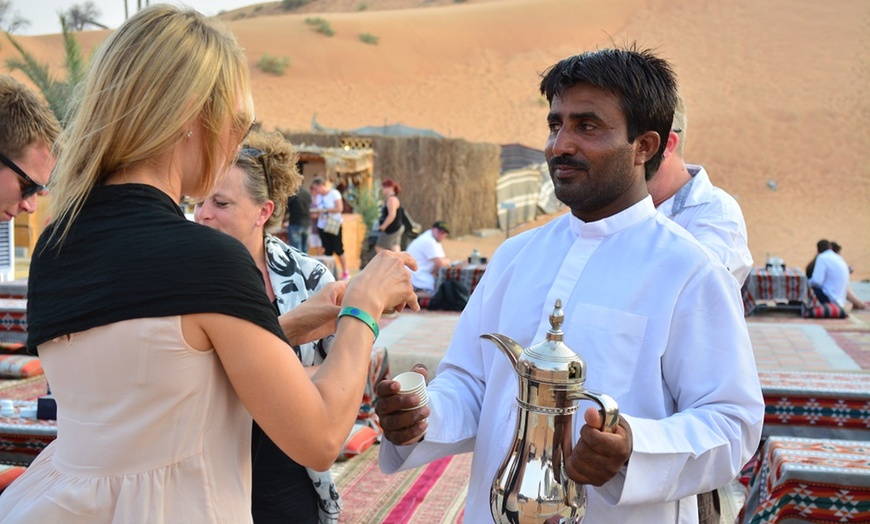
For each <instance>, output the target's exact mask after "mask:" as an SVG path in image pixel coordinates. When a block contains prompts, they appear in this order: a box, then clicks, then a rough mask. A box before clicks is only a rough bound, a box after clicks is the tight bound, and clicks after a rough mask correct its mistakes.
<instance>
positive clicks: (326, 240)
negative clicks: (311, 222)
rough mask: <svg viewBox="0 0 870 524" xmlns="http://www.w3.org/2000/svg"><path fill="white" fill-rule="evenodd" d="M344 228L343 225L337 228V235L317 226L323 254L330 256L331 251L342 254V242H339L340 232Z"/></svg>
mask: <svg viewBox="0 0 870 524" xmlns="http://www.w3.org/2000/svg"><path fill="white" fill-rule="evenodd" d="M343 229H344V226H342V227H340V228H339V229H338V234H337V235H330V234H329V233H327V232H326V231H324V230H322V229H320V228H318V232H319V233H320V243H321V244H323V254H324V255H326V256H332V254H333V253H335V254H336V255H339V256H341V255H343V254H344V244H342V243H341V232H342V230H343Z"/></svg>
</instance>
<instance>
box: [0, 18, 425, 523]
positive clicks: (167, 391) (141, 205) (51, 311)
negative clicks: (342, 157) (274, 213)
mask: <svg viewBox="0 0 870 524" xmlns="http://www.w3.org/2000/svg"><path fill="white" fill-rule="evenodd" d="M77 100H78V101H77V103H76V105H75V106H74V107H73V108H72V110H71V113H72V117H71V120H70V123H69V124H68V126H67V128H66V130H65V131H64V133H63V134H62V135H61V139H60V148H59V150H60V155H59V157H58V162H57V167H56V169H55V172H54V173H53V175H52V183H53V186H52V198H51V209H50V211H51V213H50V215H51V217H52V222H51V223H50V224H49V225H48V227H47V228H46V230H45V231H44V233H43V234H42V235H41V236H40V237H39V240H38V242H37V244H36V247H35V249H34V250H33V257H32V260H31V266H30V278H29V280H28V303H27V320H28V326H27V327H28V341H27V345H28V348H30V349H31V350H38V352H39V357H40V360H41V362H42V365H43V369H44V371H45V375H46V378H47V380H48V382H49V383H50V384H51V390H52V393H53V394H54V397H55V399H56V401H57V438H56V439H55V440H54V441H53V442H51V444H49V445H48V446H47V447H46V448H45V449H44V450H43V451H42V452H41V453H40V454H39V456H38V457H37V458H36V459H35V460H34V461H33V463H32V464H31V465H30V466H29V467H28V468H27V471H26V472H25V473H24V474H23V475H22V476H21V477H19V478H18V479H17V480H16V481H15V482H13V483H12V485H10V487H9V488H7V489H6V491H5V492H4V493H3V496H2V497H0V522H3V523H4V524H12V523H30V522H63V523H91V522H112V521H115V522H185V523H186V522H211V523H218V522H221V523H224V522H225V523H232V524H246V523H251V522H252V517H251V427H252V419H254V420H256V421H257V424H259V425H260V427H262V428H263V430H264V431H265V432H266V434H268V435H269V437H270V438H271V439H272V440H273V441H274V442H275V444H276V445H278V447H280V448H281V450H282V451H284V452H285V453H286V454H287V455H288V456H290V457H291V458H293V460H295V461H296V462H298V463H299V464H301V465H303V466H305V467H310V468H313V469H318V470H321V471H323V470H326V469H328V468H329V467H330V466H331V465H332V463H333V461H334V460H335V457H336V456H337V455H338V453H339V452H340V450H341V447H342V445H343V444H344V442H345V439H346V437H347V435H348V433H349V432H350V430H351V428H352V426H353V424H354V422H355V420H356V418H357V415H358V413H359V401H360V398H361V396H362V395H363V391H364V388H365V382H366V379H367V375H368V369H367V368H368V365H369V362H370V360H371V348H372V343H373V341H374V340H375V338H376V337H377V334H378V324H377V322H378V320H379V318H380V315H381V312H382V311H383V310H384V309H385V308H386V306H387V305H388V304H389V305H395V306H397V309H403V308H404V307H406V306H407V307H411V308H412V309H414V310H419V305H418V304H417V297H416V295H414V293H413V288H412V287H411V282H410V275H409V273H408V270H409V269H410V270H413V269H415V268H416V264H415V263H414V261H413V259H411V258H410V257H409V256H407V255H406V254H404V253H392V252H390V253H387V252H384V253H380V254H378V255H377V256H375V257H374V259H373V260H372V262H371V263H370V264H369V265H368V266H366V268H365V269H364V270H363V271H361V272H360V273H359V274H358V275H356V277H355V278H354V279H353V280H352V281H350V282H349V283H348V284H346V287H345V285H328V286H327V289H324V290H322V291H320V292H319V293H316V294H315V295H313V296H312V297H311V298H309V299H308V300H307V301H305V303H303V304H301V305H300V306H298V307H296V308H294V309H293V310H292V311H290V312H288V313H286V314H285V315H283V316H282V319H281V324H279V320H278V317H277V316H276V315H275V309H274V306H273V305H272V304H271V303H270V302H269V297H268V295H267V294H266V292H265V290H264V286H263V277H262V273H261V272H260V271H259V270H258V269H257V266H256V264H254V261H253V259H252V258H251V254H250V253H249V252H248V250H247V249H245V247H244V246H243V245H242V244H241V243H240V242H239V241H238V240H236V239H234V238H232V237H230V236H229V235H225V234H223V233H220V232H218V231H215V230H213V229H210V228H207V227H203V226H201V225H199V224H196V223H194V222H192V221H189V220H187V218H185V216H184V213H183V212H182V210H181V208H180V207H179V205H178V203H179V202H181V201H182V198H183V197H184V196H188V197H190V198H191V199H193V200H199V199H202V198H205V197H207V196H208V195H210V194H211V193H212V192H213V191H214V188H215V186H216V185H217V181H218V180H219V179H220V177H221V176H223V175H224V173H225V172H226V171H227V170H228V169H229V167H230V166H231V165H232V163H233V161H234V160H235V158H236V156H237V155H238V153H239V151H240V144H241V143H242V141H243V140H244V138H245V136H246V135H247V133H248V132H249V131H250V128H251V127H252V124H253V122H254V105H253V96H252V93H251V89H250V74H249V71H248V67H247V61H246V59H245V53H244V50H243V49H242V48H241V47H240V46H239V45H238V43H237V42H236V40H235V38H234V36H233V35H232V33H231V32H229V31H228V30H227V29H226V28H225V27H224V26H223V25H222V24H221V23H220V21H218V20H217V19H215V18H212V17H206V16H204V15H203V14H201V13H199V12H197V11H194V10H192V9H189V8H182V7H176V6H171V5H166V4H156V5H152V6H149V7H146V8H144V9H142V10H140V11H138V12H137V13H136V14H135V15H133V16H131V17H130V18H128V19H127V20H125V21H124V23H123V24H121V26H120V27H119V28H118V29H117V30H115V31H114V32H112V33H111V34H110V35H108V38H106V40H105V41H103V43H102V44H101V45H100V47H99V49H97V51H96V52H95V54H94V58H93V59H92V61H91V63H90V66H89V68H88V72H87V75H86V78H85V79H84V81H83V86H82V89H81V96H80V97H79V98H77ZM336 311H338V312H339V313H338V317H339V319H338V320H337V321H336V320H335V318H336ZM348 317H351V318H348ZM325 330H329V331H335V338H334V340H333V344H332V350H331V351H330V353H329V355H328V356H327V357H326V359H325V360H324V362H323V364H321V366H320V367H319V369H318V370H317V372H316V374H315V375H314V376H313V377H309V376H308V375H307V373H306V370H305V368H303V366H302V365H301V363H300V361H299V358H297V357H296V355H295V353H294V352H293V350H292V347H291V344H296V345H298V344H301V343H303V342H307V341H310V340H315V339H319V338H322V336H323V335H322V334H321V335H320V336H316V335H318V334H319V333H320V332H321V331H325Z"/></svg>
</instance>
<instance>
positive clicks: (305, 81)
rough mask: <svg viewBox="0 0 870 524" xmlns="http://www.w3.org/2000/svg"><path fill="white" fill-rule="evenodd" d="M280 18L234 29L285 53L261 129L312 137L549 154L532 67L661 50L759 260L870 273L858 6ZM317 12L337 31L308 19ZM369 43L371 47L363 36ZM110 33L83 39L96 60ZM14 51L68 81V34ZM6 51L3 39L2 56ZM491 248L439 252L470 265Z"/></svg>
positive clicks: (488, 5) (490, 1)
mask: <svg viewBox="0 0 870 524" xmlns="http://www.w3.org/2000/svg"><path fill="white" fill-rule="evenodd" d="M362 4H366V8H365V9H364V10H361V5H362ZM272 5H274V4H272ZM401 7H406V9H399V8H401ZM407 7H414V8H413V9H410V8H407ZM270 9H271V7H270V5H265V6H263V7H260V8H259V9H258V10H257V15H258V16H248V17H247V18H243V19H235V20H230V21H228V22H227V23H228V25H229V27H230V28H231V29H232V30H233V31H234V33H235V34H236V35H237V37H238V39H239V41H240V42H241V43H242V45H243V46H244V47H245V48H246V50H247V54H248V57H249V60H250V62H251V63H252V64H255V63H256V62H257V61H258V60H259V59H260V58H261V57H262V56H263V55H264V54H267V53H268V54H270V55H272V56H278V57H285V56H286V57H288V58H289V59H290V67H289V69H288V70H287V72H286V73H285V74H284V75H283V76H275V75H271V74H267V73H264V72H262V71H259V70H258V69H256V68H252V79H253V85H254V95H255V103H256V106H257V117H258V120H260V121H262V122H264V125H265V127H266V128H267V129H270V128H279V129H283V130H308V129H310V125H311V121H312V118H313V117H314V116H315V115H316V118H317V121H318V122H319V123H320V124H321V125H323V126H326V127H329V128H336V129H350V128H355V127H360V126H365V125H378V124H383V123H395V122H402V123H404V124H407V125H411V126H417V127H424V128H431V129H434V130H436V131H438V132H439V133H442V134H444V135H447V136H451V137H461V138H465V139H467V140H471V141H482V142H492V143H499V144H504V143H521V144H525V145H528V146H531V147H536V148H543V144H544V141H545V138H546V125H545V114H546V111H547V107H546V103H545V102H543V101H542V100H541V98H540V96H539V94H538V93H537V89H536V85H537V82H538V79H539V76H538V75H539V73H540V72H542V71H543V70H545V69H546V68H547V67H548V66H550V65H551V64H552V63H554V62H556V61H557V60H559V59H561V58H563V57H565V56H568V55H571V54H575V53H577V52H580V51H583V50H585V49H594V48H600V47H606V46H609V45H612V43H614V42H615V43H624V42H632V41H637V42H639V43H640V44H641V45H643V46H646V47H651V48H654V49H657V50H658V53H659V54H660V55H662V56H663V57H665V58H667V59H668V60H670V61H671V62H672V64H673V65H674V68H675V70H676V72H677V74H678V76H679V79H680V84H681V89H682V91H683V95H684V98H685V99H686V102H687V107H688V113H689V122H690V124H689V126H688V133H687V144H688V145H687V155H686V156H687V159H688V160H689V161H694V162H696V163H702V164H704V165H705V166H706V167H707V169H708V172H709V173H710V175H711V177H712V178H713V179H714V182H715V183H717V184H718V185H720V186H721V187H723V188H724V189H726V190H727V191H729V192H730V193H731V194H732V195H734V196H735V197H736V198H737V199H738V201H739V202H740V204H741V206H742V207H743V211H744V214H745V216H746V220H747V224H748V228H749V236H750V248H751V250H752V253H753V256H754V257H755V259H756V262H758V263H764V261H765V259H766V257H767V256H768V255H770V256H779V257H782V258H783V259H784V260H785V261H786V262H787V263H788V264H789V265H796V266H800V267H803V266H805V265H806V263H807V262H808V261H809V260H810V259H811V258H812V256H813V255H814V254H815V243H816V241H817V240H818V239H819V238H829V239H831V240H836V241H837V242H839V243H840V244H842V245H843V246H844V250H843V255H844V256H845V258H846V260H847V261H849V263H850V264H852V265H854V266H855V267H856V271H855V274H854V275H853V278H854V279H856V280H860V279H865V278H870V233H868V229H870V205H868V204H870V168H868V167H867V166H868V160H870V153H868V151H870V133H868V132H867V124H866V122H867V120H868V118H870V78H868V73H867V71H870V54H868V53H866V52H862V50H867V49H870V31H868V30H867V28H868V27H870V3H868V2H866V1H865V0H832V1H830V2H821V3H820V2H816V1H814V0H765V1H764V2H757V1H755V0H731V1H729V2H717V1H714V0H585V1H583V2H580V1H577V0H467V1H466V2H462V3H456V2H454V1H452V0H427V1H422V2H421V1H420V0H369V1H362V0H360V1H352V0H315V1H313V2H311V3H310V4H309V5H308V6H306V7H305V8H304V9H305V12H300V13H296V14H278V15H269V16H266V13H268V12H271V11H270ZM254 10H255V9H254V8H251V10H250V11H249V12H248V15H251V14H253V12H254ZM317 13H321V14H317ZM259 15H263V16H259ZM315 15H316V16H320V17H322V18H325V19H327V20H328V22H329V24H330V26H331V27H332V28H333V30H334V31H335V36H333V37H331V38H330V37H326V36H324V35H322V34H319V33H317V32H315V31H313V30H312V28H311V26H309V25H307V24H306V23H305V18H306V17H310V16H315ZM238 16H239V14H238V13H230V14H227V18H228V19H232V18H238ZM363 33H369V34H371V35H374V36H376V37H377V38H378V39H379V42H378V44H377V45H368V44H365V43H363V42H361V41H360V39H359V35H360V34H363ZM105 35H106V33H105V32H101V31H96V32H86V33H82V34H81V37H80V41H81V42H82V45H83V47H84V49H85V50H86V51H89V50H90V49H91V48H93V46H94V45H95V44H96V43H98V42H99V41H101V40H102V39H103V38H105ZM20 40H21V41H22V43H23V44H24V45H25V46H26V47H27V48H28V49H30V50H32V52H34V53H35V54H37V55H38V56H39V57H40V58H41V59H43V60H47V61H49V62H50V63H52V64H55V65H57V71H58V73H57V74H58V75H59V76H62V74H63V73H62V69H61V68H60V57H61V46H60V38H59V37H57V36H42V37H21V38H20ZM4 44H5V42H4ZM13 53H14V50H13V49H12V47H11V46H10V45H3V46H2V48H0V59H5V58H6V57H9V56H13ZM444 218H446V219H447V220H449V217H444ZM498 241H500V239H499V235H494V236H492V237H487V238H477V237H472V238H470V239H468V243H461V242H456V239H454V241H453V242H448V243H447V246H448V251H451V252H452V251H453V250H454V249H455V250H456V254H455V257H456V258H464V257H465V256H467V253H469V252H470V250H471V248H472V247H477V248H478V249H479V250H480V251H481V252H483V253H484V254H486V253H489V251H490V250H491V249H494V247H495V246H496V245H497V244H498Z"/></svg>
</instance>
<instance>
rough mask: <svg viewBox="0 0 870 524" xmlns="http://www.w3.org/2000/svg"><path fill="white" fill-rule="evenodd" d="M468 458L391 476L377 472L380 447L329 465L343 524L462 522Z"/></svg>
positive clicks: (442, 461)
mask: <svg viewBox="0 0 870 524" xmlns="http://www.w3.org/2000/svg"><path fill="white" fill-rule="evenodd" d="M470 471H471V454H470V453H466V454H463V455H458V456H455V457H445V458H443V459H439V460H437V461H435V462H432V463H431V464H428V465H426V466H422V467H419V468H416V469H413V470H410V471H403V472H401V473H396V474H393V475H386V474H384V473H382V472H381V470H380V467H379V466H378V446H372V447H371V448H369V449H368V450H366V451H365V452H364V453H362V454H361V455H359V456H357V457H354V458H352V459H350V460H348V461H347V462H340V463H338V464H336V465H335V466H334V467H333V474H334V475H335V483H336V486H337V487H338V491H339V493H341V498H342V500H343V501H344V506H343V509H342V512H341V519H340V520H339V522H341V523H342V524H370V523H373V522H379V523H383V524H410V523H415V524H424V523H425V524H458V523H461V522H462V519H463V511H464V506H465V497H466V494H467V491H468V477H469V473H470Z"/></svg>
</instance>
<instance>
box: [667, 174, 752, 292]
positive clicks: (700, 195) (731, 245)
mask: <svg viewBox="0 0 870 524" xmlns="http://www.w3.org/2000/svg"><path fill="white" fill-rule="evenodd" d="M686 168H688V170H689V173H692V180H690V181H689V182H688V183H687V184H686V185H684V186H683V187H682V188H680V190H679V191H677V193H676V194H675V195H674V196H672V197H671V198H669V199H667V200H665V201H664V202H662V203H661V205H659V207H658V211H659V213H662V214H664V215H665V216H666V217H668V218H670V219H671V220H673V221H674V222H676V223H677V224H679V225H681V226H683V227H684V228H685V229H686V230H687V231H688V232H689V233H691V234H692V236H693V237H695V239H696V240H697V241H698V242H700V243H701V245H703V246H704V247H706V248H707V249H709V250H710V251H712V252H713V253H714V254H715V255H716V256H717V257H719V260H721V261H722V263H723V264H725V267H727V268H728V271H730V272H731V274H732V275H734V278H736V279H737V283H738V284H740V285H741V286H742V285H743V283H744V282H745V281H746V277H748V276H749V272H750V271H751V270H752V254H751V253H750V252H749V240H748V234H747V232H746V220H744V218H743V211H741V209H740V204H738V203H737V201H736V200H734V197H732V196H731V195H729V194H728V193H727V192H725V190H723V189H720V188H718V187H716V186H714V185H713V183H712V182H710V177H709V176H708V175H707V171H705V170H704V168H703V167H701V166H695V165H691V164H687V165H686Z"/></svg>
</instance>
